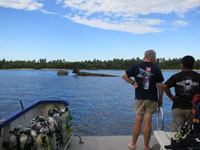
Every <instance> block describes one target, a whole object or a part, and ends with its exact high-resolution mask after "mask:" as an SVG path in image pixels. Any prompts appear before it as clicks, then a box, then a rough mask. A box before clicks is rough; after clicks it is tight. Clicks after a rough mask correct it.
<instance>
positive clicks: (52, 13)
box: [40, 9, 57, 15]
mask: <svg viewBox="0 0 200 150" xmlns="http://www.w3.org/2000/svg"><path fill="white" fill-rule="evenodd" d="M40 11H41V12H42V13H43V14H47V15H56V14H57V13H55V12H50V11H47V10H45V9H41V10H40Z"/></svg>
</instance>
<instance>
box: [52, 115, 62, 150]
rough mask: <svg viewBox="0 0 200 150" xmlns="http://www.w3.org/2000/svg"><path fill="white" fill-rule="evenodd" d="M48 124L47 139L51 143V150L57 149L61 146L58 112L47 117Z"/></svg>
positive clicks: (60, 124) (60, 123)
mask: <svg viewBox="0 0 200 150" xmlns="http://www.w3.org/2000/svg"><path fill="white" fill-rule="evenodd" d="M48 124H49V131H50V136H49V141H50V143H51V145H52V150H57V149H59V147H63V144H64V143H63V136H62V121H61V120H60V118H59V114H54V115H53V116H50V117H49V118H48Z"/></svg>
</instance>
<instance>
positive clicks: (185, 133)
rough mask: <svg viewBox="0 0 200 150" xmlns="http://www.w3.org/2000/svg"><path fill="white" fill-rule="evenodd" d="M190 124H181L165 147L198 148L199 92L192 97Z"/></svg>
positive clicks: (174, 148) (192, 149)
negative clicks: (178, 130)
mask: <svg viewBox="0 0 200 150" xmlns="http://www.w3.org/2000/svg"><path fill="white" fill-rule="evenodd" d="M191 103H192V124H191V125H190V124H188V123H187V122H186V123H184V124H183V126H182V127H181V129H180V132H178V133H177V134H176V135H175V137H173V138H171V144H170V145H166V146H165V148H166V149H171V150H200V94H196V95H194V97H193V100H192V101H191Z"/></svg>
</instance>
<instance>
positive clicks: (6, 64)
mask: <svg viewBox="0 0 200 150" xmlns="http://www.w3.org/2000/svg"><path fill="white" fill-rule="evenodd" d="M141 61H142V59H140V58H138V57H137V58H133V59H113V60H104V61H102V60H97V59H94V60H92V61H91V60H86V61H77V62H69V61H66V60H53V61H47V60H46V59H39V60H38V61H36V60H32V61H30V60H28V61H22V60H15V61H12V60H6V59H2V60H0V69H20V68H23V69H24V68H32V69H44V68H47V69H75V68H78V69H91V70H94V69H95V70H96V69H119V70H120V69H127V68H128V67H129V66H130V65H131V64H134V63H137V62H141ZM156 64H157V65H158V66H159V67H160V68H161V69H171V70H173V69H180V64H181V58H173V59H165V58H157V60H156ZM194 69H200V60H199V59H198V60H196V61H195V65H194Z"/></svg>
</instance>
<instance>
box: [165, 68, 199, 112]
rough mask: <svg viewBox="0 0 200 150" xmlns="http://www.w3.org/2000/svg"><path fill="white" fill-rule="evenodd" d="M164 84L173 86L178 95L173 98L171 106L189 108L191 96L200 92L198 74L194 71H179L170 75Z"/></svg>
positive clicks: (190, 106)
mask: <svg viewBox="0 0 200 150" xmlns="http://www.w3.org/2000/svg"><path fill="white" fill-rule="evenodd" d="M165 84H166V85H167V86H168V87H169V88H171V87H175V94H176V96H178V98H176V99H175V100H173V105H172V109H173V108H182V109H191V108H192V103H191V101H192V99H193V96H194V95H195V94H197V93H200V74H199V73H197V72H195V71H181V72H179V73H176V74H174V75H173V76H171V77H170V78H169V79H168V80H167V81H166V82H165Z"/></svg>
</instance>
